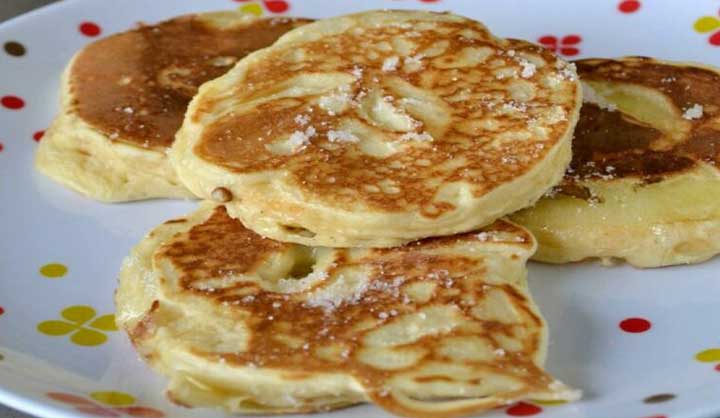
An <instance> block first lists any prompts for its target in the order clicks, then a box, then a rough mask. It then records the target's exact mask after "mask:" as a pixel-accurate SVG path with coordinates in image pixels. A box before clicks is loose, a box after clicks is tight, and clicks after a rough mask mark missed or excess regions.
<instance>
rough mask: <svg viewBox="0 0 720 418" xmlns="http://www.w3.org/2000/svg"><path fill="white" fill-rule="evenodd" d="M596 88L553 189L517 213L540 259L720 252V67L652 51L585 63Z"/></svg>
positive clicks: (666, 261)
mask: <svg viewBox="0 0 720 418" xmlns="http://www.w3.org/2000/svg"><path fill="white" fill-rule="evenodd" d="M576 64H577V67H578V72H579V74H580V76H581V78H582V80H583V82H584V83H586V84H587V87H588V88H587V90H588V92H587V93H586V94H585V98H586V100H588V99H590V102H586V103H584V104H583V107H582V109H581V111H580V120H579V121H578V124H577V127H576V129H575V138H574V139H573V159H572V162H571V164H570V168H569V169H568V172H567V173H566V175H565V178H564V179H563V182H562V183H561V184H560V185H559V186H558V187H557V188H555V190H553V192H552V194H551V196H549V197H547V198H545V199H543V200H541V201H540V202H539V203H538V205H537V206H536V207H534V208H531V209H528V210H526V211H523V212H521V213H520V214H518V215H517V216H514V219H515V220H517V221H518V222H520V223H521V224H523V225H525V226H527V227H528V228H529V229H531V230H532V231H533V233H535V234H536V236H537V238H538V241H539V246H540V247H539V250H538V253H537V254H536V255H535V258H536V259H538V260H541V261H549V262H568V261H577V260H581V259H584V258H591V257H599V258H601V259H603V260H604V261H605V262H611V261H612V259H614V258H618V259H625V260H627V261H629V262H630V263H632V264H634V265H636V266H640V267H655V266H662V265H670V264H682V263H692V262H699V261H703V260H706V259H707V258H709V257H711V256H712V255H714V254H716V253H718V252H720V241H718V240H717V239H716V238H715V237H717V236H718V233H719V232H720V199H718V196H720V73H719V72H718V70H717V69H715V68H711V67H706V66H698V65H694V64H682V63H671V62H663V61H658V60H654V59H651V58H642V57H632V58H623V59H618V60H609V59H589V60H582V61H578V62H577V63H576Z"/></svg>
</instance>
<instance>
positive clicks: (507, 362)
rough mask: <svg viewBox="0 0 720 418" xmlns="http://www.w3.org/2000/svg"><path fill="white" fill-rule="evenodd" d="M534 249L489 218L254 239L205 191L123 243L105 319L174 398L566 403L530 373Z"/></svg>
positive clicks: (420, 407)
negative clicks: (201, 198) (396, 238)
mask: <svg viewBox="0 0 720 418" xmlns="http://www.w3.org/2000/svg"><path fill="white" fill-rule="evenodd" d="M534 249H535V241H534V239H533V238H532V235H530V234H529V233H528V232H527V231H526V230H524V229H522V228H520V227H518V226H516V225H514V224H511V223H509V222H507V221H498V222H496V223H494V224H493V225H492V226H489V227H486V228H485V229H483V230H481V231H476V232H475V233H466V234H462V235H457V236H451V237H444V238H432V239H427V240H424V241H419V242H416V243H413V244H410V245H408V246H405V247H398V248H392V249H333V248H326V247H316V248H311V247H305V246H302V245H298V244H290V243H281V242H277V241H272V240H270V239H266V238H262V237H260V236H258V235H257V234H255V233H254V232H252V231H250V230H249V229H246V228H245V227H243V225H242V223H240V221H238V220H236V219H232V218H230V217H229V216H228V214H227V212H226V210H225V208H224V207H223V206H214V205H213V204H210V203H208V202H205V203H204V204H203V205H202V206H201V208H200V210H199V211H197V212H196V213H194V214H192V215H190V216H188V217H187V218H181V219H176V220H173V221H169V222H166V223H165V224H163V225H161V226H159V227H158V228H156V229H155V230H153V231H152V232H151V233H150V234H149V235H147V236H146V237H145V239H144V240H143V241H142V242H141V243H140V244H139V245H138V246H137V247H136V248H135V249H133V250H132V252H131V254H130V256H129V257H128V258H127V259H126V260H125V262H124V264H123V268H122V271H121V273H120V283H119V288H118V290H117V293H116V298H115V300H116V305H117V313H116V318H117V323H118V325H119V326H120V327H122V328H123V329H125V330H126V331H127V333H128V335H129V336H130V339H131V340H132V342H133V344H134V345H135V347H136V349H137V350H138V352H139V353H140V354H141V355H142V356H143V357H144V358H145V360H146V361H147V362H148V363H149V364H150V365H151V366H152V367H153V368H154V369H156V370H157V371H159V372H160V373H162V374H163V375H165V376H166V377H167V378H168V379H169V385H168V396H169V398H170V399H171V400H173V401H175V402H176V403H179V404H181V405H185V406H189V407H221V408H224V409H225V410H226V411H228V412H233V413H249V414H276V413H294V412H313V411H324V410H329V409H334V408H339V407H344V406H348V405H353V404H357V403H361V402H366V401H370V402H373V403H376V404H377V405H379V406H381V407H382V408H384V409H386V410H388V411H390V412H393V413H395V414H399V415H404V416H424V417H453V416H461V415H470V414H475V413H478V412H481V411H484V410H487V409H490V408H494V407H497V406H500V405H504V404H506V403H508V402H512V401H515V400H519V399H528V398H531V399H538V400H573V399H576V398H577V397H578V396H579V393H578V392H577V391H575V390H572V389H570V388H568V387H567V386H565V385H563V384H562V383H560V382H558V381H556V380H554V379H553V378H551V377H550V376H549V375H548V374H547V373H546V372H545V371H543V369H542V363H543V362H544V358H545V353H546V349H547V329H546V325H545V322H544V320H543V319H542V317H541V316H540V313H539V312H538V311H537V307H536V306H535V304H534V303H533V301H532V299H531V298H530V295H529V294H528V291H527V285H526V282H525V275H526V270H525V263H526V261H527V259H528V257H529V256H530V255H531V254H532V252H533V251H534Z"/></svg>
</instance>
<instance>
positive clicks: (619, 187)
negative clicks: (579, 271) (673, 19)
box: [511, 57, 720, 268]
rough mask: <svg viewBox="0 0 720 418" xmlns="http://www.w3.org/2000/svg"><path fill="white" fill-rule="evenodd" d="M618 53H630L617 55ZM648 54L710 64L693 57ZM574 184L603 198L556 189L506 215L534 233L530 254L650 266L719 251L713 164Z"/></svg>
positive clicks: (718, 179)
mask: <svg viewBox="0 0 720 418" xmlns="http://www.w3.org/2000/svg"><path fill="white" fill-rule="evenodd" d="M624 59H627V60H635V59H636V58H633V57H626V58H618V60H621V61H622V60H624ZM652 62H653V63H660V64H665V65H679V66H692V67H698V68H704V69H706V70H710V71H714V72H718V68H716V67H712V66H709V65H707V64H698V63H695V62H676V61H664V60H653V61H652ZM578 185H580V186H584V187H587V188H588V189H589V190H590V192H591V193H592V194H593V195H596V196H601V197H603V199H605V200H606V201H605V202H603V203H594V202H591V201H590V202H589V201H585V200H582V199H577V198H574V197H571V196H564V195H560V194H558V195H556V196H554V197H552V198H543V199H541V200H540V201H539V202H538V203H537V204H536V205H535V206H534V207H531V208H527V209H525V210H522V211H520V212H518V213H515V214H513V215H511V218H512V219H513V221H515V222H518V223H519V224H521V225H523V226H524V227H526V228H528V229H529V230H530V231H531V232H532V233H533V235H535V237H536V239H537V240H538V251H537V252H536V253H535V255H533V257H532V259H533V260H536V261H541V262H546V263H553V264H563V263H570V262H577V261H583V260H586V259H599V260H600V262H601V263H602V264H603V265H615V264H617V263H618V262H621V261H626V262H627V263H629V264H631V265H633V266H635V267H640V268H652V267H664V266H671V265H679V264H693V263H700V262H703V261H706V260H708V259H710V258H712V257H714V256H716V255H718V254H720V239H718V237H719V236H720V200H719V199H716V198H712V196H720V169H718V168H717V167H714V166H711V165H710V164H706V163H699V164H698V166H696V167H694V168H692V169H690V170H688V171H685V172H683V173H675V174H671V175H670V176H669V177H667V178H665V179H663V180H662V181H660V182H658V183H652V184H643V182H642V180H640V179H632V178H624V179H613V180H611V181H603V180H598V181H593V180H586V181H580V182H578ZM618 214H620V215H627V216H620V217H618ZM608 218H614V219H613V221H612V222H608Z"/></svg>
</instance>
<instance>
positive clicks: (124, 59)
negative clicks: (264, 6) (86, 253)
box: [36, 12, 304, 201]
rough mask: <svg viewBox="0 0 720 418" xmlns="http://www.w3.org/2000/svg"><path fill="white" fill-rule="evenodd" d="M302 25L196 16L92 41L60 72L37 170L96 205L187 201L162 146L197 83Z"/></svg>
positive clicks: (232, 16) (229, 16) (239, 15)
mask: <svg viewBox="0 0 720 418" xmlns="http://www.w3.org/2000/svg"><path fill="white" fill-rule="evenodd" d="M303 22H304V21H302V20H294V19H278V18H274V19H258V18H254V17H250V16H248V15H245V14H242V13H240V12H217V13H205V14H197V15H188V16H182V17H178V18H175V19H172V20H168V21H166V22H162V23H159V24H156V25H140V26H139V27H138V28H136V29H133V30H130V31H126V32H123V33H120V34H117V35H113V36H110V37H108V38H105V39H101V40H99V41H97V42H93V43H92V44H90V45H88V46H86V47H85V48H83V49H82V50H81V51H80V52H79V53H78V54H76V55H75V57H74V58H73V59H72V61H71V62H70V64H69V65H68V67H67V69H66V70H65V72H64V74H63V77H62V82H61V92H60V95H61V109H60V112H59V114H58V115H57V117H56V118H55V120H54V122H53V123H52V126H51V127H50V128H49V129H48V131H47V132H46V134H45V136H44V138H43V140H42V142H41V144H40V146H39V148H38V150H37V156H36V166H37V169H38V170H40V171H41V172H42V173H44V174H46V175H47V176H49V177H50V178H52V179H53V180H55V181H58V182H60V183H62V184H63V185H65V186H68V187H70V188H72V189H74V190H76V191H78V192H80V193H82V194H84V195H86V196H89V197H91V198H94V199H97V200H102V201H128V200H138V199H147V198H159V197H170V198H172V197H177V198H181V197H193V196H194V195H193V194H192V193H191V192H190V191H189V190H187V189H186V188H185V187H184V186H183V185H182V184H181V183H180V182H179V180H178V179H177V176H176V174H175V171H174V170H173V168H172V167H171V165H170V163H169V161H168V159H167V156H166V151H167V149H168V147H169V146H170V145H171V144H172V142H173V139H174V137H175V132H176V131H177V130H178V128H179V127H180V124H181V123H182V119H183V115H184V113H185V110H186V108H187V105H188V103H189V102H190V99H191V98H192V96H193V95H194V94H195V93H196V91H197V88H198V86H200V84H202V83H204V82H205V81H208V80H210V79H213V78H215V77H218V76H220V75H222V74H223V73H224V72H226V71H227V70H229V69H230V68H232V65H233V64H235V62H236V61H237V59H238V58H240V57H243V56H245V55H247V54H248V53H250V52H253V51H255V50H257V49H260V48H264V47H266V46H268V45H270V44H272V43H273V42H274V41H275V40H276V39H277V38H278V37H279V36H280V35H282V34H283V33H285V32H286V31H288V30H289V29H291V28H294V27H296V26H298V25H300V24H301V23H303Z"/></svg>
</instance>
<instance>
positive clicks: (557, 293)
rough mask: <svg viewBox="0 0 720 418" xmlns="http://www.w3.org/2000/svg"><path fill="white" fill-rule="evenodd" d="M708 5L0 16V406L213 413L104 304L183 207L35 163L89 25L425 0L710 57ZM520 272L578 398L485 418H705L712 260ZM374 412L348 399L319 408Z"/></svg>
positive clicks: (509, 0)
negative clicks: (105, 188) (92, 185)
mask: <svg viewBox="0 0 720 418" xmlns="http://www.w3.org/2000/svg"><path fill="white" fill-rule="evenodd" d="M2 1H7V0H2ZM718 6H719V5H718V2H717V0H694V1H692V2H690V1H688V2H685V1H678V0H665V1H662V0H653V1H650V0H642V1H632V0H625V1H620V0H594V1H592V2H580V1H578V0H562V1H561V0H557V1H538V0H536V1H528V0H505V1H499V0H496V1H494V0H482V1H479V0H435V1H428V0H425V1H420V0H362V1H361V0H344V1H322V0H286V1H266V2H263V1H232V0H205V1H202V2H200V1H195V2H191V1H189V0H176V1H172V0H155V1H148V0H124V1H122V2H118V1H110V0H71V1H65V2H61V3H59V4H56V5H54V6H51V7H47V8H44V9H41V10H38V11H36V12H34V13H31V14H29V15H26V16H22V17H20V18H17V19H14V20H12V21H9V22H6V23H3V24H2V25H0V43H2V44H3V45H4V49H3V50H2V51H0V96H1V100H0V144H1V147H0V355H1V356H2V357H0V402H3V403H6V404H8V405H11V406H13V407H15V408H18V409H21V410H24V411H27V412H30V413H33V414H36V415H40V416H43V417H74V416H79V415H81V414H87V415H90V416H118V417H119V416H134V417H141V416H144V417H163V416H165V417H189V416H195V417H198V416H203V417H210V416H214V415H215V413H214V412H209V411H199V410H195V411H193V410H186V409H182V408H178V407H175V406H173V405H171V404H170V403H168V402H167V401H166V400H165V399H164V397H163V395H162V387H163V382H162V379H161V378H159V377H158V376H156V375H154V374H153V373H151V372H150V371H149V370H148V369H147V368H146V367H145V365H144V364H142V363H141V362H140V361H139V360H138V359H137V357H136V355H135V354H134V352H133V350H132V348H131V347H130V344H129V342H128V340H127V338H125V336H124V335H122V334H121V333H119V332H116V331H113V330H112V321H111V320H110V319H111V318H110V317H107V316H106V315H111V314H112V312H113V304H112V294H113V290H114V287H115V278H116V274H117V271H118V268H119V266H120V262H121V260H122V258H123V257H124V256H125V255H126V254H127V252H128V250H129V249H130V248H131V246H133V245H135V243H137V242H138V241H139V240H140V238H141V237H142V236H143V235H144V234H145V232H146V231H147V230H148V229H149V228H151V227H153V226H155V225H157V224H159V223H160V222H162V221H164V220H166V219H168V218H171V217H174V216H177V215H180V214H183V213H185V212H188V211H190V210H192V208H193V207H194V203H193V202H173V201H153V202H141V203H131V204H118V205H105V204H100V203H96V202H93V201H90V200H87V199H84V198H82V197H80V196H78V195H76V194H74V193H73V192H70V191H68V190H66V189H64V188H62V187H60V186H58V185H57V184H54V183H52V182H50V181H49V180H48V179H46V178H44V177H42V176H40V175H38V173H36V172H35V171H34V170H33V165H32V158H33V152H34V148H35V146H36V141H37V140H38V139H39V137H40V134H39V131H41V130H43V129H44V128H45V127H46V126H47V125H48V123H49V122H50V120H51V118H52V117H53V114H54V113H55V111H56V101H57V90H58V76H59V74H60V72H61V70H62V69H63V67H64V66H65V64H66V63H67V61H68V59H69V58H70V56H71V55H72V54H73V53H74V52H75V51H76V50H77V49H79V48H80V47H81V46H83V45H85V44H86V43H88V42H91V41H92V40H93V39H95V38H97V36H103V35H107V34H109V33H112V32H116V31H121V30H125V29H127V28H129V27H131V26H132V25H133V24H135V23H136V22H138V21H145V22H154V21H158V20H160V19H164V18H168V17H171V16H174V15H177V14H181V13H187V12H191V11H200V10H214V9H229V8H235V7H243V8H245V10H247V11H248V12H254V13H262V14H266V15H271V14H276V13H280V14H290V15H298V16H308V17H326V16H332V15H337V14H342V13H345V12H350V11H356V10H361V9H369V8H388V7H393V8H428V9H434V10H452V11H454V12H457V13H460V14H464V15H467V16H471V17H474V18H477V19H479V20H482V21H484V22H485V23H487V24H488V26H489V27H490V28H491V29H492V30H493V31H494V32H496V33H498V34H500V35H503V36H512V37H520V38H525V39H529V40H533V41H538V42H541V43H544V44H546V45H547V46H549V47H553V48H556V50H557V51H558V52H559V53H561V54H563V55H565V56H566V57H569V58H577V57H588V56H617V55H626V54H633V55H637V54H640V55H651V56H657V57H661V58H667V59H680V60H693V61H699V62H704V63H710V64H715V65H720V32H718V29H720V20H719V19H718ZM98 32H99V33H98ZM39 140H41V139H39ZM718 198H720V196H719V197H718ZM530 273H531V275H530V277H531V278H530V284H531V287H532V290H533V294H534V295H535V297H536V299H537V302H538V304H539V305H540V308H541V310H542V312H543V313H544V314H545V316H546V317H547V319H548V321H549V323H550V326H551V332H552V340H551V347H550V356H549V361H548V368H549V370H550V371H551V372H553V373H554V374H555V375H556V376H558V377H559V378H560V379H562V380H563V381H565V382H567V383H569V384H571V385H573V386H575V387H578V388H581V389H583V390H584V393H585V396H584V398H583V400H582V401H581V402H578V403H574V404H568V405H538V404H532V403H523V404H520V405H513V406H510V407H507V408H504V409H499V410H497V411H495V412H494V413H492V414H489V415H488V416H492V417H502V416H508V415H511V416H513V415H514V416H530V415H538V416H545V417H558V418H561V417H588V418H589V417H597V418H611V417H620V418H624V417H627V418H645V417H661V416H662V417H667V418H699V417H709V418H717V417H720V259H717V258H716V259H715V260H714V261H711V262H708V263H705V264H702V265H699V266H689V267H674V268H664V269H656V270H645V271H640V270H635V269H632V268H629V267H615V268H601V267H599V266H597V265H591V264H579V265H571V266H564V267H551V266H544V265H537V264H533V265H531V266H530ZM63 313H64V314H65V317H66V318H64V317H63ZM628 318H634V319H628ZM73 320H74V321H75V322H73ZM48 321H55V322H48ZM41 324H42V325H41ZM623 328H625V329H626V330H623ZM41 330H43V331H45V333H43V332H40V331H41ZM628 330H629V331H634V332H628ZM79 331H82V332H81V333H79V334H78V332H79ZM48 332H54V333H56V334H61V335H55V336H51V335H47V333H48ZM83 344H85V345H83ZM385 415H386V414H384V413H383V412H381V411H380V410H378V409H377V408H374V407H371V406H360V407H356V408H350V409H347V410H343V411H339V412H335V413H332V414H327V415H325V416H327V417H333V418H340V417H343V418H350V417H358V418H359V417H370V416H385ZM217 416H220V414H217Z"/></svg>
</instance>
